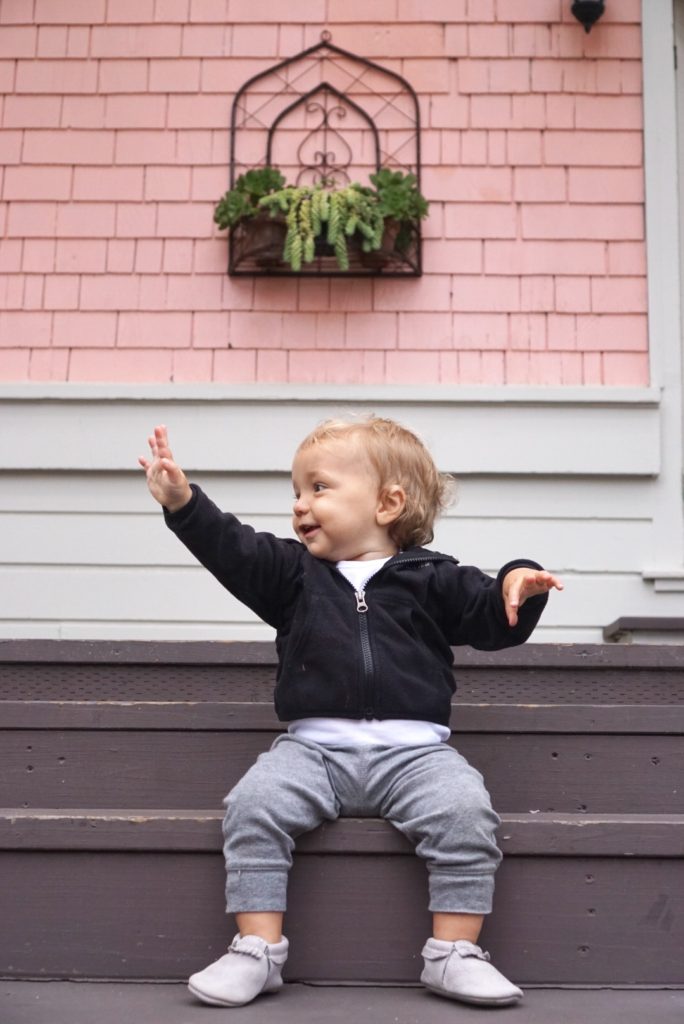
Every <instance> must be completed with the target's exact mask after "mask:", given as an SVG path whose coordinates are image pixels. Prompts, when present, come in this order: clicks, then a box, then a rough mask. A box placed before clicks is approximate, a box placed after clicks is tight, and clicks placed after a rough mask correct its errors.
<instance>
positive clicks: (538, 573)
mask: <svg viewBox="0 0 684 1024" xmlns="http://www.w3.org/2000/svg"><path fill="white" fill-rule="evenodd" d="M554 587H555V589H556V590H562V589H563V584H562V583H561V581H560V580H559V579H558V578H557V577H556V576H553V575H552V574H551V573H550V572H546V571H545V570H544V569H527V568H524V567H522V566H521V567H520V568H518V569H511V571H510V572H507V573H506V575H505V576H504V579H503V584H502V587H501V592H502V594H503V599H504V605H505V608H506V618H507V619H508V625H509V626H517V624H518V611H519V610H520V608H522V606H523V605H524V604H525V601H526V600H527V598H528V597H535V596H536V595H537V594H547V593H548V592H549V590H552V589H553V588H554Z"/></svg>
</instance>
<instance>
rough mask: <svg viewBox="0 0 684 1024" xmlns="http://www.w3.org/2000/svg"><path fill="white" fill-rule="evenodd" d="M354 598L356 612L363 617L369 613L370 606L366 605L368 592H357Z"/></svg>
mask: <svg viewBox="0 0 684 1024" xmlns="http://www.w3.org/2000/svg"><path fill="white" fill-rule="evenodd" d="M354 596H355V598H356V610H357V612H358V613H359V615H362V614H363V613H364V612H367V611H368V605H367V604H366V591H365V590H355V591H354Z"/></svg>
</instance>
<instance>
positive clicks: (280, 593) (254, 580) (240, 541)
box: [164, 484, 302, 629]
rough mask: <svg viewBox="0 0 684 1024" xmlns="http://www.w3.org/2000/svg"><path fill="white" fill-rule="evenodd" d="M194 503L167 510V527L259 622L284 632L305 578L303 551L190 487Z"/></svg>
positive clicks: (197, 489) (294, 543)
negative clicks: (258, 527)
mask: <svg viewBox="0 0 684 1024" xmlns="http://www.w3.org/2000/svg"><path fill="white" fill-rule="evenodd" d="M190 486H191V488H192V492H193V494H192V498H191V500H190V501H189V502H188V503H187V505H184V506H183V508H182V509H179V511H177V512H169V511H168V509H164V518H165V521H166V525H167V526H168V527H169V529H170V530H172V531H173V532H174V533H175V534H176V536H177V537H178V538H179V540H181V541H182V542H183V544H185V546H186V547H187V548H188V550H189V551H191V552H192V554H193V555H194V556H195V558H196V559H197V560H198V561H199V562H201V563H202V565H203V566H204V567H205V568H206V569H208V570H209V572H210V573H212V575H213V576H215V577H216V579H217V580H218V581H219V583H221V584H222V586H224V587H225V588H226V590H228V591H230V593H231V594H233V596H234V597H236V598H237V599H238V600H239V601H242V603H243V604H245V605H247V607H248V608H251V609H252V611H254V612H255V613H256V614H257V615H258V616H259V618H261V619H263V620H264V622H266V623H268V625H269V626H273V627H274V628H275V629H279V628H281V626H282V625H283V624H284V621H285V619H286V617H287V614H288V609H291V608H292V605H293V603H294V599H295V592H296V590H297V589H298V581H299V579H300V576H301V550H302V546H301V544H299V542H298V541H295V540H283V539H280V538H278V537H274V536H273V534H270V533H258V532H257V531H256V530H254V529H252V527H251V526H246V525H245V524H243V523H241V522H240V521H239V519H237V518H236V517H235V516H234V515H232V514H231V513H230V512H222V511H221V510H220V509H219V508H217V506H216V505H215V504H214V503H213V501H211V500H210V499H209V498H208V497H207V495H206V494H205V493H204V492H203V491H202V490H201V488H200V487H198V486H197V484H191V485H190Z"/></svg>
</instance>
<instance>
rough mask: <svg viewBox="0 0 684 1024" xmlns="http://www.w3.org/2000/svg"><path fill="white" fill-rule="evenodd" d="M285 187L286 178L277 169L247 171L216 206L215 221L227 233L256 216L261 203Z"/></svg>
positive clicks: (265, 168) (261, 168)
mask: <svg viewBox="0 0 684 1024" xmlns="http://www.w3.org/2000/svg"><path fill="white" fill-rule="evenodd" d="M284 185H285V178H284V177H283V175H282V174H281V173H280V171H279V170H278V169H277V168H275V167H258V168H255V169H254V170H251V171H246V172H245V174H241V175H240V177H239V178H238V179H237V181H236V182H235V185H234V186H233V188H231V189H229V190H228V192H226V194H225V195H224V196H223V197H222V198H221V199H220V200H219V201H218V203H217V204H216V209H215V210H214V221H215V222H216V224H218V226H219V228H221V230H222V231H225V229H226V228H232V227H234V226H235V224H237V223H238V221H241V220H244V219H245V218H246V217H254V216H256V214H257V213H258V212H259V201H260V200H261V199H263V198H264V196H267V195H269V193H271V192H275V191H277V190H278V189H281V188H283V186H284Z"/></svg>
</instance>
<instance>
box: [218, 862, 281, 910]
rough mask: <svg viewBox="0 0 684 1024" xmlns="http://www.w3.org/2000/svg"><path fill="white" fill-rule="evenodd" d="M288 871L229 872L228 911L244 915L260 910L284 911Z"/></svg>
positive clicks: (227, 877)
mask: <svg viewBox="0 0 684 1024" xmlns="http://www.w3.org/2000/svg"><path fill="white" fill-rule="evenodd" d="M287 875H288V873H287V871H228V872H227V873H226V910H227V911H228V913H229V914H242V913H247V912H249V911H250V910H251V911H259V910H275V911H284V910H285V909H286V905H287Z"/></svg>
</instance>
